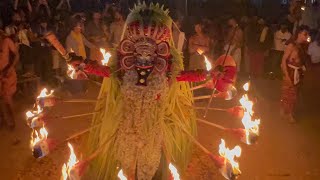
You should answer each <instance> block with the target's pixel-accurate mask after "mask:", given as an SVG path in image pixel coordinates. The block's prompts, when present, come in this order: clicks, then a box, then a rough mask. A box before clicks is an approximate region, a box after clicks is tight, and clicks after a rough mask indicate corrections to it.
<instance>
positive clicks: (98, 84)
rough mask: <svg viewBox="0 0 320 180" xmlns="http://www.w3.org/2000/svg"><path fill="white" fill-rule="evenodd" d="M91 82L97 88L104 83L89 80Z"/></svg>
mask: <svg viewBox="0 0 320 180" xmlns="http://www.w3.org/2000/svg"><path fill="white" fill-rule="evenodd" d="M88 80H89V81H91V82H92V83H94V84H96V85H97V86H100V87H101V86H102V83H99V82H97V81H94V80H91V79H88Z"/></svg>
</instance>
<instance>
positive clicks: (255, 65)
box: [248, 51, 264, 76]
mask: <svg viewBox="0 0 320 180" xmlns="http://www.w3.org/2000/svg"><path fill="white" fill-rule="evenodd" d="M248 56H249V60H250V73H251V75H253V76H261V75H262V74H263V66H264V53H263V52H259V51H258V52H254V51H248Z"/></svg>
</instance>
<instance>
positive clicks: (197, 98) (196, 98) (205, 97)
mask: <svg viewBox="0 0 320 180" xmlns="http://www.w3.org/2000/svg"><path fill="white" fill-rule="evenodd" d="M209 98H211V96H210V95H206V96H198V97H193V100H201V99H209Z"/></svg>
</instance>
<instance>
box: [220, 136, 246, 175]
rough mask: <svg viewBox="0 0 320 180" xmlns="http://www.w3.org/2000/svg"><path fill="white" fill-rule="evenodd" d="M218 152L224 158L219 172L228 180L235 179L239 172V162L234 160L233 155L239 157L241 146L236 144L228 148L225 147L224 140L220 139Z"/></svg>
mask: <svg viewBox="0 0 320 180" xmlns="http://www.w3.org/2000/svg"><path fill="white" fill-rule="evenodd" d="M219 154H220V156H221V157H223V158H224V163H223V165H222V167H220V172H221V174H222V175H223V177H225V178H226V179H229V180H233V179H236V178H237V177H238V176H239V175H240V174H241V171H240V169H239V163H238V162H236V161H235V160H234V157H240V155H241V148H240V147H239V146H236V147H234V148H233V149H231V150H230V149H229V148H226V143H225V141H224V140H223V139H221V143H220V145H219Z"/></svg>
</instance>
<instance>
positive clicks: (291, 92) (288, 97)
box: [281, 80, 298, 114]
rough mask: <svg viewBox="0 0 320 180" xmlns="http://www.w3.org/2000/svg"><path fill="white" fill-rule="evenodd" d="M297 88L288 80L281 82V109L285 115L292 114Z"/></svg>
mask: <svg viewBox="0 0 320 180" xmlns="http://www.w3.org/2000/svg"><path fill="white" fill-rule="evenodd" d="M297 95H298V88H297V86H294V85H293V84H292V83H291V82H289V81H288V80H283V82H282V87H281V108H282V110H283V111H284V112H285V113H286V114H292V113H293V112H294V108H295V105H296V103H297Z"/></svg>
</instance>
